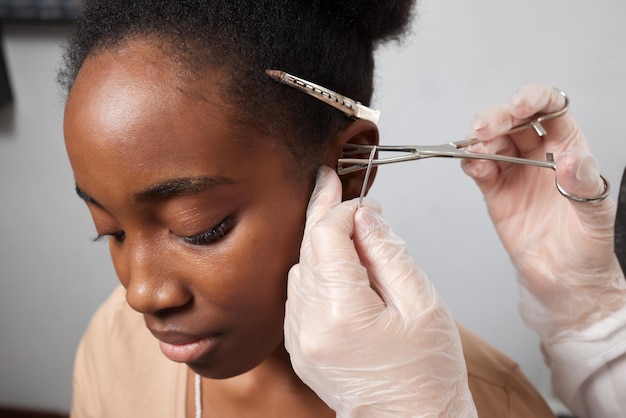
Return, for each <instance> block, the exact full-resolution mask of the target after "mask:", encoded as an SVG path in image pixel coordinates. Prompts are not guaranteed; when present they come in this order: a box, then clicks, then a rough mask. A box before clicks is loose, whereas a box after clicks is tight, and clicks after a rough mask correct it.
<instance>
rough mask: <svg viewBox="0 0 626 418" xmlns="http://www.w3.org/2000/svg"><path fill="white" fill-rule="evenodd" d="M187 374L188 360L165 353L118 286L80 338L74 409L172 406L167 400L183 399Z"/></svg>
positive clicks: (117, 412)
mask: <svg viewBox="0 0 626 418" xmlns="http://www.w3.org/2000/svg"><path fill="white" fill-rule="evenodd" d="M185 376H186V367H185V366H184V365H181V364H177V363H173V362H171V361H169V360H168V359H167V358H165V357H164V356H163V355H162V354H161V352H160V350H159V347H158V342H157V340H156V339H155V338H154V337H153V336H152V335H151V334H150V332H149V331H148V329H147V328H146V326H145V324H144V320H143V317H142V315H141V314H139V313H137V312H135V311H133V310H132V309H131V308H130V306H128V304H127V303H126V292H125V290H124V289H123V288H122V287H121V286H120V287H118V288H116V289H115V290H114V291H113V293H112V294H111V295H110V296H109V298H108V299H107V300H106V301H105V302H104V303H103V304H102V305H101V306H100V307H99V308H98V310H97V311H96V313H95V314H94V316H93V318H92V319H91V322H90V324H89V326H88V328H87V331H86V332H85V334H84V336H83V338H82V340H81V342H80V344H79V347H78V350H77V353H76V359H75V363H74V378H73V380H74V382H73V386H74V393H73V401H72V415H73V416H125V415H124V414H125V412H124V411H127V412H130V411H132V410H133V408H135V410H138V409H136V408H137V407H138V406H139V405H140V404H142V403H144V402H145V403H146V405H144V406H142V408H144V407H145V408H147V409H145V410H146V411H148V410H151V409H152V408H155V406H156V407H157V408H160V409H165V410H170V409H171V408H169V407H167V406H166V404H168V403H169V404H175V403H178V402H179V399H180V398H182V400H184V393H185V384H184V382H185V380H184V377H185ZM177 394H178V395H177ZM126 408H129V409H126ZM142 410H144V409H142ZM169 415H170V416H174V414H173V413H170V414H169ZM154 416H159V415H158V413H157V414H156V415H154Z"/></svg>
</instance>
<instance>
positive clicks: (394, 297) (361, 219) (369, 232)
mask: <svg viewBox="0 0 626 418" xmlns="http://www.w3.org/2000/svg"><path fill="white" fill-rule="evenodd" d="M354 221H355V230H354V243H355V246H356V248H357V251H358V253H359V256H360V259H361V263H362V264H363V265H364V266H365V267H366V268H367V271H368V273H369V280H370V281H371V282H372V284H373V285H374V286H375V288H376V290H377V291H378V293H379V294H380V295H381V297H382V298H383V300H384V302H385V304H386V305H387V306H388V308H393V309H395V310H396V311H398V312H399V313H400V315H401V316H402V317H403V318H411V317H415V316H416V315H420V314H423V313H426V312H430V311H432V310H433V309H434V308H435V305H436V304H437V303H438V301H439V299H438V297H437V295H436V291H435V289H434V287H433V285H432V283H431V282H430V281H429V280H428V278H427V277H426V274H425V273H424V272H423V271H422V269H421V268H420V267H419V266H418V265H417V263H415V261H414V260H413V259H412V258H411V256H410V255H409V253H408V251H407V248H406V244H405V243H404V242H403V241H402V240H401V239H400V238H399V237H398V236H396V235H395V234H394V233H393V231H392V230H391V228H390V226H389V224H388V223H387V222H386V221H385V219H384V218H383V217H382V216H380V215H379V214H378V213H376V212H374V211H372V210H370V209H369V208H364V207H363V208H359V209H358V210H357V212H356V214H355V217H354Z"/></svg>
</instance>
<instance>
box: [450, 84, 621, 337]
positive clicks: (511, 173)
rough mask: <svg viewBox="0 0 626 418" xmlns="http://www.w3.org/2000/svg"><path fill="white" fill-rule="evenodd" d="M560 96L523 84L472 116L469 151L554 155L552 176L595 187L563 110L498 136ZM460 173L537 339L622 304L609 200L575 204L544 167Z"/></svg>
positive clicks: (598, 186)
mask: <svg viewBox="0 0 626 418" xmlns="http://www.w3.org/2000/svg"><path fill="white" fill-rule="evenodd" d="M563 105H564V98H563V97H562V96H561V95H560V94H558V93H557V92H556V91H555V90H554V89H552V88H551V87H549V86H545V85H529V86H525V87H522V88H521V89H520V90H518V91H517V92H516V93H515V94H514V95H513V96H512V97H511V99H510V101H509V103H508V104H506V105H502V106H498V107H494V108H491V109H488V110H485V111H483V112H481V113H479V114H478V115H477V116H476V117H475V119H474V122H473V132H472V134H471V135H472V136H474V137H476V138H477V139H479V140H481V141H485V142H481V143H479V144H476V145H473V146H472V147H473V148H470V149H472V150H473V151H476V152H489V153H499V154H506V155H511V156H519V157H525V158H532V159H545V154H546V152H552V153H554V156H555V158H556V164H557V169H556V178H557V180H558V182H559V184H560V185H561V186H562V187H563V189H564V190H565V191H567V192H568V193H570V194H573V195H576V196H580V197H593V196H597V195H598V194H600V193H602V191H603V189H604V185H603V182H602V181H601V179H600V177H599V171H598V164H597V162H596V160H595V158H594V157H593V156H592V155H591V154H590V152H589V147H588V144H587V142H586V140H585V138H584V136H583V134H582V133H581V131H580V129H579V127H578V125H577V123H576V121H575V120H574V118H573V116H572V114H571V112H570V111H568V112H566V113H565V114H564V115H563V116H561V117H558V118H556V119H552V120H550V121H547V122H544V123H543V125H544V127H545V128H546V130H547V132H548V134H547V135H546V136H544V137H543V138H541V137H539V136H538V135H537V134H536V133H535V131H534V130H532V129H530V130H526V131H523V132H520V133H517V134H513V135H502V133H504V132H506V131H507V130H509V129H510V128H511V127H512V126H515V125H517V124H519V123H520V122H521V121H523V120H525V119H527V118H529V117H530V116H531V115H533V114H535V113H537V112H542V113H547V112H552V111H555V110H559V109H561V108H562V107H563ZM462 166H463V170H464V171H465V173H467V174H468V175H470V176H471V177H473V178H474V180H475V181H476V183H477V184H478V186H479V188H480V189H481V191H482V193H483V195H484V198H485V201H486V203H487V207H488V210H489V214H490V216H491V219H492V220H493V223H494V225H495V227H496V229H497V232H498V234H499V236H500V239H501V240H502V242H503V244H504V246H505V247H506V250H507V251H508V253H509V255H510V257H511V259H512V261H513V264H514V265H515V267H516V269H517V271H518V272H519V278H520V282H521V285H522V298H521V303H520V310H521V313H522V316H523V318H524V319H525V321H526V322H527V323H528V324H529V325H530V326H531V327H532V328H533V329H534V330H535V331H537V332H538V333H539V334H540V336H541V337H542V339H543V340H544V341H545V340H546V339H549V338H557V337H558V333H559V332H567V331H577V330H581V329H584V328H586V327H588V326H590V325H591V324H593V323H595V322H597V321H599V320H601V319H602V318H604V317H606V316H608V315H610V314H611V313H613V312H615V311H617V310H618V309H620V308H621V307H623V306H624V305H626V281H624V275H623V273H622V271H621V269H620V267H619V265H618V262H617V260H616V257H615V255H614V253H613V223H614V220H615V203H614V201H613V200H612V199H611V198H607V199H605V200H603V201H601V202H596V203H580V202H573V201H571V200H568V199H566V198H564V197H563V196H561V195H560V194H559V192H558V191H557V189H556V188H555V183H554V176H555V173H554V172H553V171H552V170H549V169H546V168H539V167H532V166H527V165H519V164H506V163H499V162H493V161H485V160H465V161H463V162H462Z"/></svg>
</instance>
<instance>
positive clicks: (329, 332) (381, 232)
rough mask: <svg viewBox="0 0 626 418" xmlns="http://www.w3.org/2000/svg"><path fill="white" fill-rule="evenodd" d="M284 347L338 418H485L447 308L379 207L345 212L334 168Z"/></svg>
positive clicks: (326, 176)
mask: <svg viewBox="0 0 626 418" xmlns="http://www.w3.org/2000/svg"><path fill="white" fill-rule="evenodd" d="M285 346H286V348H287V351H289V354H290V355H291V362H292V364H293V368H294V370H295V371H296V373H297V374H298V376H299V377H300V378H301V379H302V380H303V381H304V382H305V383H306V384H307V385H308V386H310V387H311V388H312V389H313V390H314V391H315V392H316V393H317V395H318V396H319V397H320V398H321V399H322V400H323V401H324V402H326V404H327V405H328V406H330V407H331V408H332V409H333V410H335V411H336V412H337V416H338V417H341V418H347V417H377V418H381V417H394V418H397V417H440V416H449V417H475V416H477V414H476V410H475V407H474V403H473V400H472V397H471V394H470V392H469V388H468V383H467V371H466V366H465V361H464V358H463V353H462V349H461V342H460V337H459V334H458V330H457V328H456V326H455V322H454V319H453V318H452V315H451V314H450V312H449V311H448V308H447V307H446V305H445V304H444V303H443V301H442V300H441V299H440V297H439V296H438V294H437V292H436V291H435V289H434V287H433V285H432V283H431V282H430V281H429V280H428V278H427V277H426V275H425V274H424V272H423V271H422V270H421V269H420V267H419V266H418V265H417V264H416V263H415V262H414V261H413V260H412V259H411V257H410V256H409V254H408V253H407V250H406V247H405V244H404V242H402V241H401V240H400V239H399V238H398V237H397V236H396V235H394V234H393V232H392V231H391V230H390V228H389V225H388V224H387V223H386V222H385V220H384V219H383V218H382V217H381V215H380V210H379V208H378V207H377V206H376V204H374V203H373V202H372V201H371V200H368V199H366V200H365V201H364V205H363V206H362V207H361V208H358V203H357V201H356V200H352V201H347V202H344V203H341V184H340V181H339V178H338V177H337V175H336V173H335V172H333V171H332V170H330V169H329V168H322V169H321V170H320V173H319V175H318V181H317V185H316V188H315V190H314V192H313V195H312V197H311V201H310V203H309V208H308V211H307V222H306V228H305V232H304V239H303V242H302V247H301V253H300V263H299V264H297V265H295V266H294V267H293V268H292V269H291V271H290V272H289V285H288V297H287V304H286V318H285Z"/></svg>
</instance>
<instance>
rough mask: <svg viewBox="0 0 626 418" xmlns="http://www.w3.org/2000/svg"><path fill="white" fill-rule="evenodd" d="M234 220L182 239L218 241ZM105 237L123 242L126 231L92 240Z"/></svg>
mask: <svg viewBox="0 0 626 418" xmlns="http://www.w3.org/2000/svg"><path fill="white" fill-rule="evenodd" d="M233 226H234V222H233V220H232V219H231V218H226V219H224V220H223V221H222V222H220V223H219V224H218V225H217V226H216V227H215V228H211V229H210V230H209V231H206V232H203V233H201V234H198V235H192V236H189V237H182V239H183V240H184V241H185V242H187V243H188V244H192V245H208V244H212V243H213V242H215V241H218V240H220V239H222V238H224V237H225V236H226V234H227V233H228V232H229V231H230V230H231V229H232V227H233ZM105 238H113V239H114V240H115V241H117V242H124V239H125V238H126V233H125V232H124V231H120V232H112V233H110V234H98V235H97V236H96V237H95V238H94V239H93V242H100V241H102V240H104V239H105Z"/></svg>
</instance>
